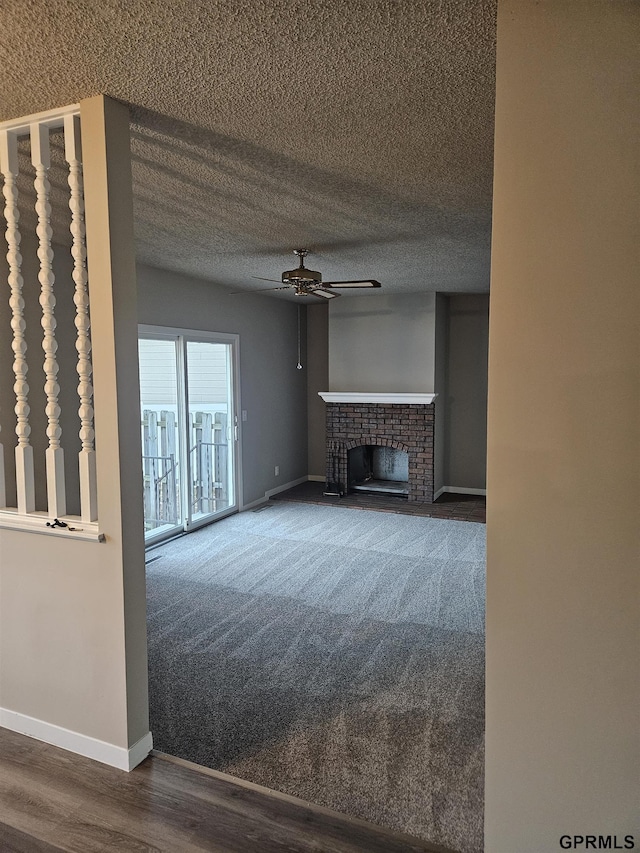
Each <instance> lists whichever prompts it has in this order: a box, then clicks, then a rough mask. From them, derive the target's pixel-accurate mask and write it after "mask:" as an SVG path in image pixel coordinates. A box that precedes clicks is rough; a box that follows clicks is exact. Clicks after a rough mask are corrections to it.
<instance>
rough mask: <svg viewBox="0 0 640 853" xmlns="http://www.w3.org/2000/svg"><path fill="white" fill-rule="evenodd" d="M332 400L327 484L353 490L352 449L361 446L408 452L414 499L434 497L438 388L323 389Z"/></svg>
mask: <svg viewBox="0 0 640 853" xmlns="http://www.w3.org/2000/svg"><path fill="white" fill-rule="evenodd" d="M320 396H321V397H322V399H323V400H324V401H325V403H326V404H327V453H326V478H327V484H335V485H337V486H338V489H339V491H340V492H341V493H342V494H346V493H347V491H348V490H349V473H348V454H349V451H350V450H351V449H352V448H355V447H360V446H369V447H388V448H393V449H395V450H402V451H405V452H406V453H407V454H408V462H409V479H408V496H407V497H408V500H409V501H420V502H423V503H432V502H433V430H434V405H433V401H434V399H435V396H436V395H435V394H367V393H346V392H344V393H343V392H328V391H326V392H325V391H323V392H320Z"/></svg>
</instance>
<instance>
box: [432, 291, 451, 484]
mask: <svg viewBox="0 0 640 853" xmlns="http://www.w3.org/2000/svg"><path fill="white" fill-rule="evenodd" d="M448 308H449V305H448V301H447V297H446V296H445V295H444V294H443V293H436V343H435V380H434V391H435V392H436V394H437V395H438V396H437V397H436V399H435V403H434V405H435V412H436V414H435V424H434V435H433V493H434V495H437V494H438V492H439V491H440V489H442V487H443V486H445V485H446V483H445V447H446V442H445V435H446V419H445V415H446V404H447V349H448V347H447V344H448V334H449V328H448V326H449V322H448V317H449V310H448Z"/></svg>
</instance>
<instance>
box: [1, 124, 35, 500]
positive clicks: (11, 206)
mask: <svg viewBox="0 0 640 853" xmlns="http://www.w3.org/2000/svg"><path fill="white" fill-rule="evenodd" d="M0 169H1V170H2V174H3V176H4V186H3V193H4V197H5V202H6V205H5V209H4V215H5V220H6V223H7V231H6V236H7V246H8V249H9V250H8V252H7V261H8V263H9V288H10V291H11V296H10V298H9V306H10V308H11V312H12V317H11V329H12V332H13V341H12V343H11V347H12V349H13V356H14V360H13V373H14V376H15V383H14V386H13V390H14V393H15V395H16V406H15V413H16V416H17V423H16V435H17V436H18V445H17V447H16V451H15V453H16V492H17V503H18V512H20V513H27V512H33V511H34V510H35V505H36V500H35V485H34V475H33V448H32V447H31V443H30V441H29V435H30V434H31V427H30V426H29V412H30V409H29V403H28V396H29V385H28V384H27V360H26V354H27V343H26V340H25V328H26V323H25V320H24V299H23V298H22V287H23V279H22V273H21V268H22V255H21V254H20V228H19V225H18V223H19V220H20V214H19V213H18V189H17V186H16V180H17V177H18V141H17V137H16V136H15V135H14V134H12V133H11V132H9V131H6V130H5V131H2V132H0ZM3 484H4V479H3Z"/></svg>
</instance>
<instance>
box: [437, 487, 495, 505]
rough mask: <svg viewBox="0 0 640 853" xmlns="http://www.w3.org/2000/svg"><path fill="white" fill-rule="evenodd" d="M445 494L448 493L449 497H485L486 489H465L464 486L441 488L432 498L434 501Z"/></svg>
mask: <svg viewBox="0 0 640 853" xmlns="http://www.w3.org/2000/svg"><path fill="white" fill-rule="evenodd" d="M445 492H448V493H449V494H451V495H484V496H485V497H486V495H487V490H486V489H470V488H469V489H467V488H465V487H464V486H443V487H442V488H441V489H438V491H437V492H436V493H435V495H434V496H433V499H434V501H435V500H437V499H438V498H439V497H440V495H443V494H444V493H445Z"/></svg>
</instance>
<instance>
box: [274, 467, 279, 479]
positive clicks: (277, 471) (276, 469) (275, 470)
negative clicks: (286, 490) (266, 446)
mask: <svg viewBox="0 0 640 853" xmlns="http://www.w3.org/2000/svg"><path fill="white" fill-rule="evenodd" d="M273 473H274V474H275V475H276V477H279V476H280V466H279V465H276V467H275V469H274V472H273Z"/></svg>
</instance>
